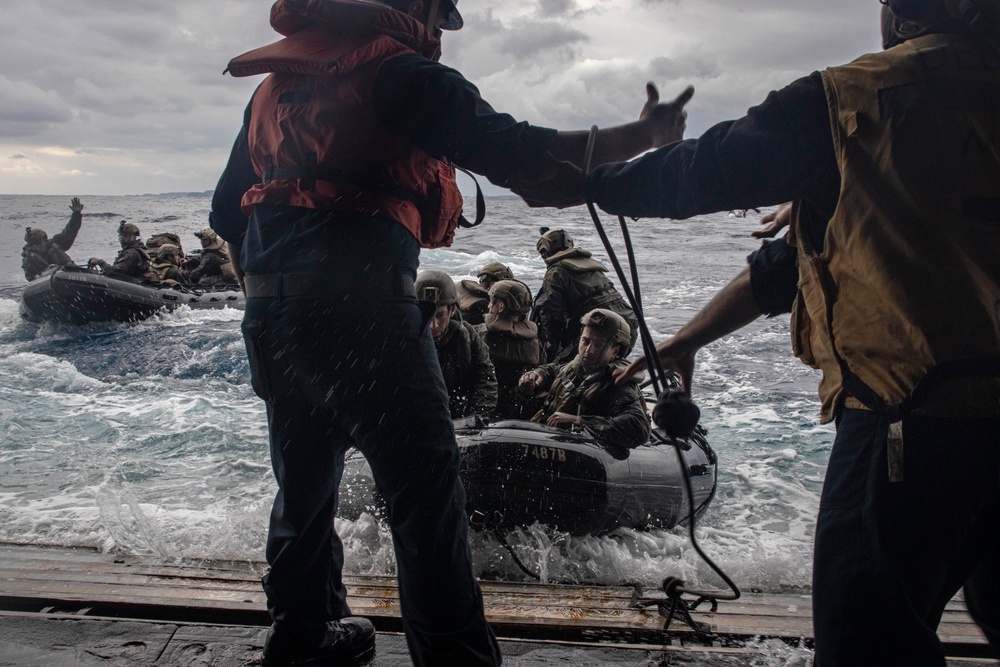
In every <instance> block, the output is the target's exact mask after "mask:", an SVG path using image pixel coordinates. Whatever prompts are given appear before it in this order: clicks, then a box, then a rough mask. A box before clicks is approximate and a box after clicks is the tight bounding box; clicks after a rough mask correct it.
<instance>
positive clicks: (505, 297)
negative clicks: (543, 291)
mask: <svg viewBox="0 0 1000 667" xmlns="http://www.w3.org/2000/svg"><path fill="white" fill-rule="evenodd" d="M490 298H491V299H496V300H497V301H500V302H502V303H503V304H504V306H506V307H507V310H509V311H510V312H512V313H514V314H515V315H523V314H524V313H526V312H528V311H529V310H531V291H530V290H529V289H528V287H527V285H525V284H524V283H522V282H520V281H517V280H500V281H497V282H495V283H493V287H491V288H490Z"/></svg>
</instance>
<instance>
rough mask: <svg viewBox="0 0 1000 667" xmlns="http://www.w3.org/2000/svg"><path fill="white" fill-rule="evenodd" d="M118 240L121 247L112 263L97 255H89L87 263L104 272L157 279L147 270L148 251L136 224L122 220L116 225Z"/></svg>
mask: <svg viewBox="0 0 1000 667" xmlns="http://www.w3.org/2000/svg"><path fill="white" fill-rule="evenodd" d="M118 242H119V243H121V246H122V249H121V251H120V252H119V253H118V256H117V257H115V261H114V263H113V264H108V263H107V262H105V261H104V260H103V259H101V258H99V257H91V258H90V261H89V262H88V265H89V266H99V267H101V271H104V272H105V273H107V272H109V271H115V272H117V273H124V274H125V275H128V276H132V277H134V278H146V279H148V280H157V279H158V277H157V275H156V274H155V273H153V272H151V271H150V270H149V253H148V252H147V251H146V244H145V243H143V242H142V239H141V238H139V228H138V227H137V226H136V225H134V224H132V223H131V222H125V221H124V220H122V221H121V224H119V225H118Z"/></svg>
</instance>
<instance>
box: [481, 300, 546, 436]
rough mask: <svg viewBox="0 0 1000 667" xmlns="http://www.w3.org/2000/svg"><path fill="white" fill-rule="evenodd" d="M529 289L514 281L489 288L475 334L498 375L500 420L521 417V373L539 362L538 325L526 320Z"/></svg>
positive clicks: (497, 412) (497, 411) (495, 413)
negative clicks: (482, 341) (486, 303)
mask: <svg viewBox="0 0 1000 667" xmlns="http://www.w3.org/2000/svg"><path fill="white" fill-rule="evenodd" d="M529 310H531V292H530V291H529V290H528V288H527V287H526V286H525V285H524V283H520V282H518V281H516V280H500V281H498V282H494V283H493V284H492V286H491V287H490V292H489V306H488V310H487V313H486V315H485V322H483V324H477V325H476V327H475V328H476V333H478V334H479V335H480V336H481V337H482V339H483V340H484V341H485V342H486V347H487V348H489V351H490V360H491V361H492V362H493V368H494V369H495V370H496V376H497V408H496V411H495V412H494V415H493V416H494V417H496V418H499V419H511V418H518V419H519V418H522V417H525V416H526V415H523V414H522V411H523V404H524V401H523V400H521V398H520V397H519V396H518V394H517V385H518V382H519V381H520V379H521V376H522V375H523V374H524V373H525V372H526V371H529V370H531V369H532V368H535V367H536V366H538V364H539V363H541V345H540V343H539V342H538V325H536V324H535V323H534V322H529V321H527V315H528V311H529Z"/></svg>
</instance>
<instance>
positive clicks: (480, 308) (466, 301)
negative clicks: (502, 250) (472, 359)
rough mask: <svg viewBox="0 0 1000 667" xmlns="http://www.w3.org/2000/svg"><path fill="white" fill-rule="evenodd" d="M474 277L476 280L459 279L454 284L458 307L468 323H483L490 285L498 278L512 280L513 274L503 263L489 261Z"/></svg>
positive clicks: (487, 306)
mask: <svg viewBox="0 0 1000 667" xmlns="http://www.w3.org/2000/svg"><path fill="white" fill-rule="evenodd" d="M476 278H477V281H473V280H459V281H458V283H457V284H456V285H455V288H456V289H457V290H458V308H459V310H461V311H462V319H463V320H465V321H466V322H468V323H469V324H482V323H483V316H484V315H486V310H487V309H488V308H489V301H490V287H492V286H493V283H495V282H497V281H498V280H513V279H514V274H513V273H512V272H511V270H510V268H509V267H507V266H506V265H505V264H501V263H500V262H490V263H488V264H486V265H485V266H483V268H482V269H481V270H480V271H479V275H478V276H476Z"/></svg>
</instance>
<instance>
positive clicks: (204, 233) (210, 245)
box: [194, 227, 222, 250]
mask: <svg viewBox="0 0 1000 667" xmlns="http://www.w3.org/2000/svg"><path fill="white" fill-rule="evenodd" d="M194 235H195V236H197V237H198V238H199V239H201V246H202V247H203V248H204V249H205V250H215V249H217V248H221V247H222V239H221V238H219V235H218V234H216V233H215V230H213V229H212V228H211V227H203V228H201V229H200V230H198V231H197V232H195V233H194Z"/></svg>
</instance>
